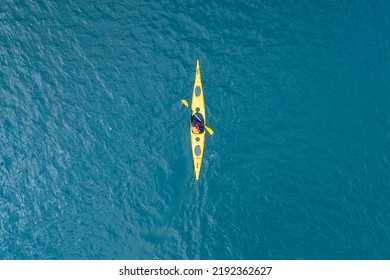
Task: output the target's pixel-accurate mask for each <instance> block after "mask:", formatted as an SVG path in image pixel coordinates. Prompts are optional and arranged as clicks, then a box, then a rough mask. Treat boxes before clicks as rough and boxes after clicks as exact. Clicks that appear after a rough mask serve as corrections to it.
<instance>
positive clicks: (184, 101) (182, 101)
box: [181, 99, 189, 107]
mask: <svg viewBox="0 0 390 280" xmlns="http://www.w3.org/2000/svg"><path fill="white" fill-rule="evenodd" d="M181 103H183V104H184V106H186V107H189V106H188V102H187V100H185V99H182V100H181Z"/></svg>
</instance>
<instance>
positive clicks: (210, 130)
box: [205, 126, 214, 135]
mask: <svg viewBox="0 0 390 280" xmlns="http://www.w3.org/2000/svg"><path fill="white" fill-rule="evenodd" d="M205 128H206V130H207V132H208V133H210V135H213V134H214V131H213V130H212V129H211V128H210V127H208V126H205Z"/></svg>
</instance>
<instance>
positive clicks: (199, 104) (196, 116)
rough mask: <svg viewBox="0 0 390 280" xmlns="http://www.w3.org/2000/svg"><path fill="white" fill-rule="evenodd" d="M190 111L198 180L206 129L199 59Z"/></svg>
mask: <svg viewBox="0 0 390 280" xmlns="http://www.w3.org/2000/svg"><path fill="white" fill-rule="evenodd" d="M191 111H192V113H191V122H190V134H191V150H192V159H193V163H194V172H195V179H196V180H199V175H200V168H201V167H202V159H203V152H204V143H205V138H206V130H205V129H204V127H205V126H206V112H205V105H204V94H203V87H202V80H201V76H200V66H199V60H197V61H196V73H195V82H194V90H193V92H192V102H191ZM194 123H195V125H196V124H199V123H200V126H201V127H200V129H198V130H197V129H194V128H193V126H194ZM194 130H197V131H194Z"/></svg>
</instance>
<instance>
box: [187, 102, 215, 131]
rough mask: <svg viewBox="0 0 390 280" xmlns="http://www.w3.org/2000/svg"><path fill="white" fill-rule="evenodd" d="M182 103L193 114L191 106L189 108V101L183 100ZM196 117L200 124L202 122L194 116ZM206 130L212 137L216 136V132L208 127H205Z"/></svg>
mask: <svg viewBox="0 0 390 280" xmlns="http://www.w3.org/2000/svg"><path fill="white" fill-rule="evenodd" d="M181 103H183V104H184V106H186V107H187V108H188V109H190V111H191V113H192V110H191V108H190V106H188V102H187V100H185V99H183V100H182V101H181ZM194 116H195V117H196V118H197V119H198V120H199V121H200V122H202V121H201V120H200V119H199V117H198V116H197V115H196V114H194ZM204 128H206V130H207V132H208V133H210V135H213V134H214V131H213V130H212V129H211V128H210V127H208V126H207V125H205V126H204Z"/></svg>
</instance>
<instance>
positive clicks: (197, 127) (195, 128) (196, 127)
mask: <svg viewBox="0 0 390 280" xmlns="http://www.w3.org/2000/svg"><path fill="white" fill-rule="evenodd" d="M201 125H202V124H201V123H200V122H194V123H193V125H192V126H191V130H192V132H193V133H199V132H200V128H201Z"/></svg>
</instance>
